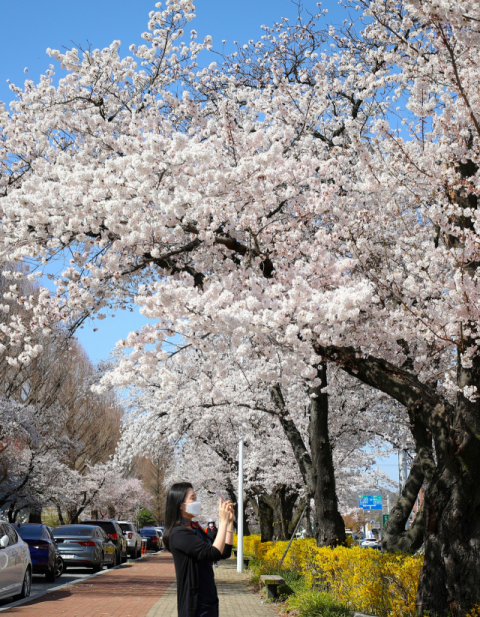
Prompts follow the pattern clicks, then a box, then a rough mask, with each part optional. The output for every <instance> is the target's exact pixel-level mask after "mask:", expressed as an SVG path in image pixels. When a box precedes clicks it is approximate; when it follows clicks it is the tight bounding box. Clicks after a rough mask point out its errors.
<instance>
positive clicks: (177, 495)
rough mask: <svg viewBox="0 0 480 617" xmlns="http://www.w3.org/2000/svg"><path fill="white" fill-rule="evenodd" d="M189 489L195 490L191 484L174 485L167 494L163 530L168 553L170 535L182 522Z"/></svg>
mask: <svg viewBox="0 0 480 617" xmlns="http://www.w3.org/2000/svg"><path fill="white" fill-rule="evenodd" d="M189 488H192V489H193V486H192V485H191V484H190V482H177V483H176V484H172V486H171V487H170V489H169V491H168V493H167V502H166V504H165V529H164V530H163V538H162V539H163V544H164V545H165V548H166V549H167V551H169V550H170V547H169V542H168V541H169V539H170V533H171V531H172V529H173V528H174V527H176V526H177V525H180V524H181V522H182V511H181V510H180V506H181V505H182V503H184V502H185V497H186V495H187V491H188V489H189Z"/></svg>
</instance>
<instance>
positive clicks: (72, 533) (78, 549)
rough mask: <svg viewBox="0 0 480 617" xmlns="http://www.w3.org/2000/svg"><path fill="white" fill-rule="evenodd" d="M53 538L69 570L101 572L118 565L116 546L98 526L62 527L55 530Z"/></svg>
mask: <svg viewBox="0 0 480 617" xmlns="http://www.w3.org/2000/svg"><path fill="white" fill-rule="evenodd" d="M53 537H54V538H55V542H56V543H57V546H58V550H59V551H60V555H61V557H62V559H63V563H64V564H65V569H67V568H75V567H77V568H79V567H80V568H92V570H93V571H94V572H100V570H102V569H103V566H104V565H106V566H107V567H108V568H113V567H114V566H116V565H118V559H117V553H116V550H115V544H114V543H113V541H112V540H111V539H110V538H108V536H107V534H106V533H105V532H104V531H103V529H102V528H101V527H97V526H96V525H62V526H61V527H57V528H56V529H54V530H53Z"/></svg>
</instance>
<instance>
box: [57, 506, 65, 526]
mask: <svg viewBox="0 0 480 617" xmlns="http://www.w3.org/2000/svg"><path fill="white" fill-rule="evenodd" d="M56 507H57V514H58V520H59V521H60V525H65V520H64V518H63V512H62V509H61V507H60V506H59V505H58V504H56Z"/></svg>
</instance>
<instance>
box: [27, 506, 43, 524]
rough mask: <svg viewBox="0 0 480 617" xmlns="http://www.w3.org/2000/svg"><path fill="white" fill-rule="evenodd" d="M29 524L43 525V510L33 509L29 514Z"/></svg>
mask: <svg viewBox="0 0 480 617" xmlns="http://www.w3.org/2000/svg"><path fill="white" fill-rule="evenodd" d="M28 522H29V523H39V524H40V525H41V524H42V508H35V509H34V508H32V509H31V510H30V512H29V514H28Z"/></svg>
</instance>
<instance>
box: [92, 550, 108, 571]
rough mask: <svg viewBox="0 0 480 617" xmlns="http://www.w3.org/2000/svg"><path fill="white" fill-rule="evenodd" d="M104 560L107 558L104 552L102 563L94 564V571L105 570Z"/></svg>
mask: <svg viewBox="0 0 480 617" xmlns="http://www.w3.org/2000/svg"><path fill="white" fill-rule="evenodd" d="M104 560H105V557H104V555H103V553H102V559H101V561H100V563H99V564H97V565H96V566H93V568H92V570H93V571H94V572H101V571H102V570H103V564H104Z"/></svg>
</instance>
